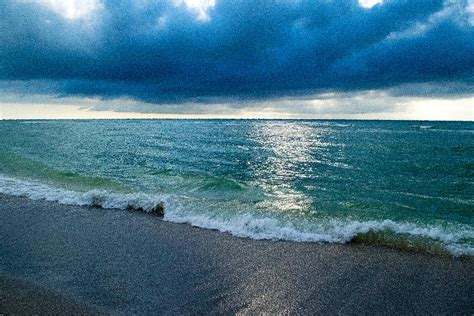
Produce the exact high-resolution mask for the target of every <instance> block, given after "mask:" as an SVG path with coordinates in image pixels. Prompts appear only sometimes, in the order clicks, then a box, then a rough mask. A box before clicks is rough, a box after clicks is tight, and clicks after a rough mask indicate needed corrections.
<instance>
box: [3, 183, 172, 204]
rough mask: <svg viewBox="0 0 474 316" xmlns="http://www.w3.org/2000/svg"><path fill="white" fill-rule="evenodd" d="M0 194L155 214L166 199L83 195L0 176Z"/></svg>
mask: <svg viewBox="0 0 474 316" xmlns="http://www.w3.org/2000/svg"><path fill="white" fill-rule="evenodd" d="M0 193H3V194H8V195H13V196H21V197H26V198H29V199H31V200H45V201H51V202H57V203H59V204H65V205H78V206H93V207H100V208H107V209H122V210H141V211H144V212H147V213H152V212H155V211H156V210H157V209H158V208H160V206H162V205H163V203H164V201H165V200H166V199H167V197H166V196H164V195H163V196H162V195H149V194H145V193H115V192H110V191H106V190H97V189H95V190H90V191H86V192H80V191H72V190H66V189H62V188H57V187H53V186H50V185H47V184H43V183H40V182H37V181H33V180H28V181H27V180H20V179H15V178H10V177H6V176H1V175H0Z"/></svg>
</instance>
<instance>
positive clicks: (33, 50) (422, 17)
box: [0, 0, 474, 104]
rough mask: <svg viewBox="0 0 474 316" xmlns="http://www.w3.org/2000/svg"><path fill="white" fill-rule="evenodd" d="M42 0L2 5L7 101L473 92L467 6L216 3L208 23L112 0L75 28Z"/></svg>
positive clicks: (163, 5) (453, 0)
mask: <svg viewBox="0 0 474 316" xmlns="http://www.w3.org/2000/svg"><path fill="white" fill-rule="evenodd" d="M45 1H46V0H45ZM45 1H43V4H41V3H40V1H36V2H35V1H26V0H4V1H2V4H1V5H0V45H1V48H0V80H2V81H3V83H2V84H0V89H2V90H4V91H5V90H9V92H17V93H18V92H19V93H25V94H28V93H31V94H33V93H51V94H57V95H62V96H71V95H82V96H99V97H102V98H115V97H124V96H125V97H130V98H135V99H138V100H142V101H145V102H150V103H168V104H169V103H181V102H188V101H192V102H207V101H208V100H210V99H213V100H215V99H219V98H222V99H233V100H235V99H245V100H267V99H272V98H275V97H294V98H305V97H308V96H314V95H317V94H320V93H324V92H344V93H352V92H353V93H356V92H357V91H363V90H377V89H385V90H387V89H388V91H392V92H393V93H394V94H397V95H420V94H421V95H423V96H430V95H435V94H436V96H439V95H460V94H462V95H466V94H471V95H472V93H473V92H474V88H473V86H474V85H473V83H474V40H473V38H474V26H473V14H474V13H473V12H471V11H472V8H470V7H469V4H468V1H462V0H459V1H458V0H446V1H442V0H416V1H413V0H385V1H384V2H383V3H382V4H379V5H376V6H374V7H372V8H370V9H366V8H363V7H361V6H360V5H359V3H358V1H356V0H333V1H329V0H318V1H309V0H307V1H305V0H278V1H270V0H253V1H247V0H216V3H215V6H213V7H209V8H208V10H207V11H206V13H205V14H206V15H205V16H203V13H202V12H201V13H199V12H197V11H196V10H193V9H190V8H189V7H187V6H186V5H184V4H181V5H179V4H178V2H177V1H176V0H170V1H159V2H156V1H152V0H149V1H148V0H140V1H138V0H121V1H118V0H114V1H112V0H105V1H97V3H98V4H99V9H97V10H95V11H91V12H88V14H87V15H85V16H82V17H80V18H77V19H71V18H67V17H65V16H64V14H63V15H61V14H59V13H58V10H54V7H53V10H52V9H51V7H52V5H50V6H49V7H48V6H46V5H44V2H45ZM46 2H47V1H46ZM50 2H51V1H50ZM79 3H80V2H79ZM471 7H472V5H471ZM420 86H422V87H424V89H421V90H420V89H417V88H416V87H420Z"/></svg>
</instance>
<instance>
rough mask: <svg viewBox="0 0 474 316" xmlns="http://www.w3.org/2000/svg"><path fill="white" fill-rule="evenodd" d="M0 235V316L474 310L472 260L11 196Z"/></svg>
mask: <svg viewBox="0 0 474 316" xmlns="http://www.w3.org/2000/svg"><path fill="white" fill-rule="evenodd" d="M0 240H1V243H0V293H1V299H0V313H17V314H31V313H48V312H50V313H60V314H69V313H96V312H99V311H101V312H108V313H138V314H144V313H145V314H150V313H159V314H177V313H178V314H182V313H187V314H188V313H219V314H229V313H239V312H242V313H246V312H273V313H274V312H278V313H286V312H292V313H302V314H315V313H316V314H323V313H343V314H360V313H388V314H400V313H404V314H406V313H410V314H413V313H416V314H473V313H474V269H473V268H474V263H473V261H472V260H460V259H453V258H449V257H437V256H432V255H428V254H417V253H407V252H401V251H398V250H394V249H387V248H381V247H374V246H369V245H329V244H325V245H320V244H313V243H295V242H284V241H256V240H251V239H245V238H236V237H233V236H231V235H229V234H223V233H220V232H217V231H211V230H204V229H199V228H194V227H191V226H189V225H184V224H174V223H169V222H165V221H162V220H160V219H158V218H156V217H153V216H149V215H146V214H141V213H130V212H126V211H118V210H104V209H95V208H89V207H75V206H64V205H58V204H56V203H49V202H43V201H30V200H27V199H23V198H16V197H10V196H5V195H0Z"/></svg>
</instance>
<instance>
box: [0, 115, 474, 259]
mask: <svg viewBox="0 0 474 316" xmlns="http://www.w3.org/2000/svg"><path fill="white" fill-rule="evenodd" d="M0 135H1V137H0V145H1V146H0V193H3V194H10V195H16V196H25V197H27V198H29V199H34V200H36V199H44V200H49V201H56V202H58V203H62V204H73V205H91V206H95V207H97V212H100V211H101V210H100V208H101V207H102V208H114V209H120V210H127V209H128V210H131V209H135V210H139V209H143V210H144V211H147V210H151V209H152V208H153V207H155V206H156V205H157V204H159V203H161V202H162V203H163V205H164V208H165V217H164V219H165V220H167V221H172V222H179V223H189V224H191V225H194V226H198V227H202V228H210V229H217V230H220V231H223V232H228V233H231V234H233V235H236V236H241V237H249V238H254V239H276V240H277V239H278V240H280V239H281V240H292V241H301V242H325V243H348V242H362V243H370V244H378V245H384V246H391V247H396V248H400V249H406V250H409V251H428V252H431V253H440V254H443V253H444V254H445V253H448V254H453V255H467V256H472V255H474V199H473V197H474V186H473V184H474V182H473V180H474V123H473V122H423V123H420V122H413V121H326V120H325V121H318V120H59V121H37V120H32V121H0Z"/></svg>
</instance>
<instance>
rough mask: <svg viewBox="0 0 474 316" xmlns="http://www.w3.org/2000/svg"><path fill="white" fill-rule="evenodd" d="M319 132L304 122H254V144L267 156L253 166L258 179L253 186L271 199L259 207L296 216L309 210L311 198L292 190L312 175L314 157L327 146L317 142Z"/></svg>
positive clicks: (319, 130)
mask: <svg viewBox="0 0 474 316" xmlns="http://www.w3.org/2000/svg"><path fill="white" fill-rule="evenodd" d="M322 133H325V130H324V129H321V128H315V127H314V126H311V125H310V124H308V123H305V122H275V121H272V122H259V123H256V125H255V132H254V141H256V142H257V143H259V144H260V145H261V146H262V148H263V150H264V151H265V152H266V153H267V155H266V156H265V159H264V160H263V161H260V162H258V163H256V164H255V165H254V166H252V167H253V169H254V170H253V171H254V172H255V175H256V179H257V180H256V183H255V185H257V186H259V187H260V188H262V189H263V190H264V192H265V194H267V195H268V196H269V197H270V198H269V199H266V200H265V201H264V202H262V203H260V204H259V205H258V207H260V208H264V209H269V210H272V211H279V212H295V213H298V214H301V211H305V210H309V209H310V206H311V204H312V199H311V197H310V196H308V195H307V194H304V192H302V188H297V187H295V185H294V183H295V181H293V180H294V179H297V178H299V179H303V178H306V177H308V176H309V175H311V174H312V170H311V168H312V167H311V166H312V165H314V163H318V162H320V161H318V160H317V159H315V158H314V154H315V153H318V151H319V150H321V149H324V147H325V146H327V144H325V143H324V142H322V141H321V140H320V136H321V134H322Z"/></svg>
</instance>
